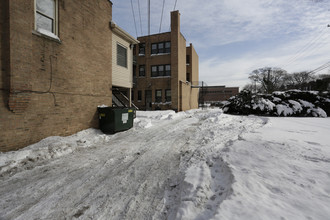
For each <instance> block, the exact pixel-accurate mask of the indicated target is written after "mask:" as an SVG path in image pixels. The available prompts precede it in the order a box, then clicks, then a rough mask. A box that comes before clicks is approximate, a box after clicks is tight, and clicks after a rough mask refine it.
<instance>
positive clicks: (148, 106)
mask: <svg viewBox="0 0 330 220" xmlns="http://www.w3.org/2000/svg"><path fill="white" fill-rule="evenodd" d="M145 92H146V94H145V97H146V102H145V103H146V110H152V104H151V103H152V92H151V90H146V91H145Z"/></svg>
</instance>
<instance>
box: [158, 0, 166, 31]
mask: <svg viewBox="0 0 330 220" xmlns="http://www.w3.org/2000/svg"><path fill="white" fill-rule="evenodd" d="M164 6H165V0H163V8H162V15H161V17H160V25H159V33H160V32H161V30H162V22H163V14H164Z"/></svg>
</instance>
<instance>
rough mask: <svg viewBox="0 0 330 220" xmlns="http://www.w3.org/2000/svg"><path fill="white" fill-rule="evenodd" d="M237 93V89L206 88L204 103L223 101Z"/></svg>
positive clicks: (222, 87) (223, 87)
mask: <svg viewBox="0 0 330 220" xmlns="http://www.w3.org/2000/svg"><path fill="white" fill-rule="evenodd" d="M238 93H239V88H238V87H225V86H208V87H205V88H204V101H205V102H219V101H225V100H227V99H229V98H230V97H232V96H234V95H237V94H238Z"/></svg>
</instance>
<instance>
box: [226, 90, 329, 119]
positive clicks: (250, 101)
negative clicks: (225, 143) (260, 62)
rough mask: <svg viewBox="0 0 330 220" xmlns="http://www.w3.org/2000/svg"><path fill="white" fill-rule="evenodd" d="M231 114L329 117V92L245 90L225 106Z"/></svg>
mask: <svg viewBox="0 0 330 220" xmlns="http://www.w3.org/2000/svg"><path fill="white" fill-rule="evenodd" d="M223 110H224V112H226V113H229V114H239V115H249V114H254V115H265V116H267V115H268V116H298V117H327V115H330V94H329V92H316V91H299V90H290V91H286V92H273V93H272V94H271V95H269V94H252V93H251V92H250V91H246V90H243V91H242V92H240V93H239V94H238V95H236V96H233V97H231V98H230V99H229V100H228V102H227V103H226V104H225V105H224V106H223Z"/></svg>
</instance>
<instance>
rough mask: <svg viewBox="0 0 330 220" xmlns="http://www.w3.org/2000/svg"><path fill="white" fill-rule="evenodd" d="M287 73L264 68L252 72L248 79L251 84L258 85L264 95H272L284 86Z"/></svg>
mask: <svg viewBox="0 0 330 220" xmlns="http://www.w3.org/2000/svg"><path fill="white" fill-rule="evenodd" d="M286 75H287V72H286V71H285V70H283V69H281V68H277V67H264V68H260V69H256V70H253V71H252V73H250V76H249V79H250V80H251V81H252V83H259V84H260V85H261V88H262V89H263V91H264V92H266V93H272V92H274V91H276V90H279V89H280V88H281V87H282V85H283V84H284V79H285V76H286Z"/></svg>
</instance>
